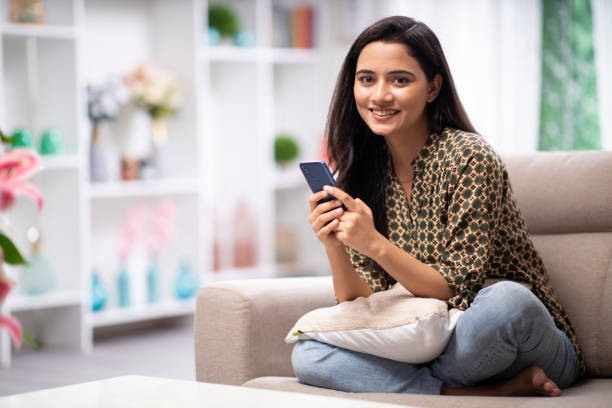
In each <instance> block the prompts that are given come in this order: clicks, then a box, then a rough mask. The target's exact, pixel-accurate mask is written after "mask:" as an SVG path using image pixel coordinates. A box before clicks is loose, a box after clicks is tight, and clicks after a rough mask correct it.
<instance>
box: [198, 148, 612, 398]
mask: <svg viewBox="0 0 612 408" xmlns="http://www.w3.org/2000/svg"><path fill="white" fill-rule="evenodd" d="M504 161H505V163H506V167H507V170H508V174H509V177H510V181H511V185H512V188H513V191H514V194H515V198H516V200H517V201H518V203H519V206H520V208H521V211H522V213H523V215H524V217H525V219H526V222H527V226H528V228H529V232H530V235H531V237H532V239H533V242H534V245H535V246H536V249H537V250H538V252H539V254H540V256H541V257H542V259H543V261H544V264H545V265H546V268H547V270H548V272H549V273H550V275H551V279H552V283H553V286H554V288H555V290H556V292H557V295H558V296H559V298H560V301H561V303H562V305H563V306H564V307H565V309H566V311H567V313H568V314H569V317H570V319H571V321H572V323H573V325H574V328H575V330H576V333H577V337H578V340H579V342H580V344H581V346H582V348H583V351H584V356H585V359H586V365H587V375H586V377H585V378H583V379H581V380H580V381H579V382H578V383H577V384H575V385H574V386H572V387H570V388H568V389H565V390H563V395H562V396H561V397H557V398H546V397H458V396H432V395H414V394H373V393H363V394H360V393H345V392H339V391H334V390H327V389H321V388H316V387H311V386H308V385H303V384H300V383H298V382H297V380H296V379H295V377H294V374H293V371H292V368H291V358H290V356H291V349H292V346H291V345H288V344H285V343H284V338H285V335H286V334H287V332H288V331H289V329H290V328H291V327H292V326H293V324H294V323H295V322H296V320H297V319H298V318H299V317H300V316H302V315H303V314H304V313H306V312H308V311H310V310H313V309H315V308H319V307H325V306H331V305H334V304H335V299H334V294H333V287H332V282H331V278H330V277H301V278H279V279H262V280H241V281H227V282H216V283H211V284H207V285H205V286H203V287H202V288H201V289H200V290H199V292H198V295H197V306H196V313H195V327H194V331H195V360H196V377H197V380H198V381H204V382H212V383H222V384H240V385H244V386H246V387H257V388H265V389H274V390H284V391H292V392H300V393H310V394H321V395H327V396H337V397H343V398H358V399H365V400H374V401H379V402H387V403H393V404H400V405H413V406H424V407H555V408H562V407H612V152H596V151H587V152H539V153H534V154H530V155H520V156H507V157H504ZM321 251H323V248H321Z"/></svg>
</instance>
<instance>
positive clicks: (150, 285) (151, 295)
mask: <svg viewBox="0 0 612 408" xmlns="http://www.w3.org/2000/svg"><path fill="white" fill-rule="evenodd" d="M159 275H160V273H159V264H158V262H157V258H156V257H155V256H153V257H151V259H150V261H149V269H148V270H147V299H148V301H149V303H155V302H158V301H159Z"/></svg>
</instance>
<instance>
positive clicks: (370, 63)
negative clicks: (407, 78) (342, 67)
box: [356, 41, 420, 72]
mask: <svg viewBox="0 0 612 408" xmlns="http://www.w3.org/2000/svg"><path fill="white" fill-rule="evenodd" d="M417 68H418V69H419V70H420V65H419V61H418V60H417V59H416V58H414V57H413V56H412V55H410V53H409V52H408V48H407V47H406V46H405V45H404V44H401V43H390V42H383V41H375V42H371V43H369V44H368V45H366V46H365V47H363V49H362V50H361V53H360V54H359V58H357V66H356V71H359V70H364V69H365V70H370V71H375V72H378V71H381V72H386V71H394V70H398V69H406V70H410V71H412V70H415V69H417Z"/></svg>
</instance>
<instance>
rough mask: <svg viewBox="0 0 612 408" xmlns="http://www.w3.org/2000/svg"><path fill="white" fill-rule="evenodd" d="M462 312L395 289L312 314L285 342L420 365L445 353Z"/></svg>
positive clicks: (397, 284) (299, 324)
mask: <svg viewBox="0 0 612 408" xmlns="http://www.w3.org/2000/svg"><path fill="white" fill-rule="evenodd" d="M461 314H463V312H462V311H460V310H457V309H452V310H451V311H450V312H449V310H448V306H447V305H446V302H445V301H443V300H439V299H428V298H419V297H415V296H414V295H412V293H410V292H409V291H407V290H406V289H405V288H404V287H403V286H402V285H401V284H399V283H396V284H395V285H394V286H393V287H392V288H391V289H389V290H385V291H381V292H377V293H374V294H373V295H371V296H369V297H367V298H365V297H359V298H357V299H354V300H351V301H348V302H342V303H340V304H338V305H336V306H330V307H324V308H319V309H316V310H312V311H310V312H308V313H306V314H305V315H304V316H302V317H301V318H300V319H299V320H298V321H297V322H296V324H295V325H294V326H293V328H292V329H291V330H290V331H289V333H288V334H287V337H286V338H285V342H286V343H295V342H297V341H299V340H307V339H313V340H318V341H320V342H323V343H327V344H331V345H334V346H337V347H342V348H344V349H348V350H353V351H358V352H361V353H367V354H371V355H375V356H379V357H384V358H388V359H391V360H397V361H403V362H406V363H417V364H420V363H426V362H428V361H431V360H433V359H435V358H436V357H438V355H440V353H441V352H442V351H443V350H444V349H445V348H446V344H447V343H448V340H449V339H450V336H451V334H453V330H454V329H455V325H456V324H457V320H458V319H459V318H460V316H461Z"/></svg>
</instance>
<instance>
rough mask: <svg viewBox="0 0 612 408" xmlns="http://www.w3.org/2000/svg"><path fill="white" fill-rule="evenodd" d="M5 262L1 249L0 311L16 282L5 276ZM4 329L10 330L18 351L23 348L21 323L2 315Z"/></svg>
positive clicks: (1, 325) (0, 321)
mask: <svg viewBox="0 0 612 408" xmlns="http://www.w3.org/2000/svg"><path fill="white" fill-rule="evenodd" d="M3 262H4V254H3V253H2V248H0V309H2V304H3V303H4V299H5V298H6V295H8V293H9V292H10V291H11V288H12V287H13V285H14V282H13V281H12V280H10V279H9V278H8V276H6V275H5V273H4V270H3V269H2V263H3ZM2 327H4V328H6V330H8V332H9V334H10V335H11V337H12V339H13V344H15V347H17V348H18V349H19V348H21V340H22V337H23V332H22V330H21V324H19V321H18V320H17V319H15V318H14V317H11V316H2V315H0V328H2Z"/></svg>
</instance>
